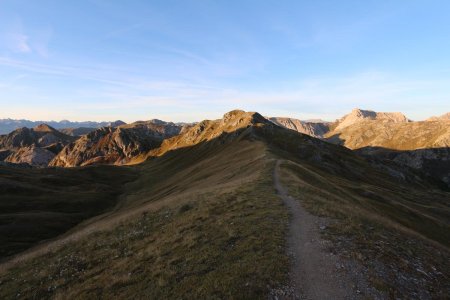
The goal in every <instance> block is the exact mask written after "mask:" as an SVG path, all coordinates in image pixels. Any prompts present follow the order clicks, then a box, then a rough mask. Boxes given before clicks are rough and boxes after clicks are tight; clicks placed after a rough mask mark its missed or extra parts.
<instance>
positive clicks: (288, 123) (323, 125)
mask: <svg viewBox="0 0 450 300" xmlns="http://www.w3.org/2000/svg"><path fill="white" fill-rule="evenodd" d="M269 120H270V121H272V122H273V123H275V124H277V125H279V126H282V127H285V128H288V129H291V130H295V131H297V132H300V133H303V134H307V135H310V136H312V137H315V138H323V137H324V135H325V134H326V133H327V132H328V131H329V130H330V123H329V122H325V121H321V120H315V121H313V122H306V121H301V120H298V119H293V118H280V117H274V118H270V119H269Z"/></svg>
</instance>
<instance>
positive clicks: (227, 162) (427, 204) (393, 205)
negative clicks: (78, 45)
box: [0, 126, 450, 298]
mask: <svg viewBox="0 0 450 300" xmlns="http://www.w3.org/2000/svg"><path fill="white" fill-rule="evenodd" d="M254 131H255V132H256V133H257V135H258V136H259V137H260V138H261V137H262V140H265V141H266V143H264V142H262V141H261V140H260V141H254V140H253V141H250V140H251V137H248V136H247V138H243V139H240V138H237V139H235V140H234V141H233V142H229V141H227V142H225V140H226V139H224V140H220V139H219V140H215V141H211V142H204V143H201V144H199V145H197V146H194V147H191V148H181V149H178V150H175V151H172V152H168V153H166V154H164V155H163V156H160V157H157V158H154V159H152V160H150V161H148V162H146V163H144V164H142V165H139V166H136V168H138V169H139V170H140V172H141V175H140V176H139V179H138V180H136V181H134V182H132V183H129V184H127V185H126V186H125V193H124V194H123V195H122V196H121V198H120V202H119V205H118V206H117V207H116V209H115V211H113V212H111V213H108V214H106V215H103V216H100V217H98V218H95V219H94V220H91V221H88V222H85V223H84V224H82V226H84V228H85V229H87V230H85V231H83V233H82V234H78V235H77V236H76V237H75V238H74V239H72V240H71V239H68V243H67V244H65V245H63V246H62V247H55V248H54V249H53V250H52V252H50V253H44V254H40V255H38V256H36V257H34V258H32V259H30V260H29V261H27V262H26V264H25V263H20V264H16V265H15V266H13V267H12V268H11V269H9V270H7V271H6V272H3V273H2V275H0V281H1V282H2V283H1V286H0V296H3V297H7V298H9V297H13V296H14V295H17V293H20V294H21V296H26V297H33V296H40V297H48V296H55V297H56V298H66V297H70V296H71V297H79V298H86V297H91V298H93V297H97V296H100V295H102V296H108V297H113V296H114V297H119V298H125V297H131V296H138V297H139V296H141V297H143V296H144V295H145V296H147V297H155V298H185V297H188V296H189V297H199V298H204V297H207V296H208V297H217V298H229V297H232V296H233V297H236V298H255V297H261V296H263V295H266V294H267V293H268V292H269V290H270V288H271V287H276V286H278V285H280V284H281V283H282V282H284V281H285V280H286V272H287V269H288V268H287V258H286V255H285V252H284V234H285V229H286V220H287V212H286V209H285V208H284V207H283V206H282V204H281V201H280V200H279V199H278V197H277V196H276V195H275V193H274V190H273V187H272V186H273V184H272V179H271V171H272V168H273V165H274V164H273V158H282V159H285V160H287V161H290V162H287V163H285V164H283V169H282V171H283V173H282V174H284V176H283V183H284V184H285V185H287V186H288V187H289V189H290V192H291V193H292V194H293V195H295V196H296V197H298V198H299V199H301V200H303V203H304V204H305V205H306V207H307V208H308V209H309V210H311V211H312V212H314V213H316V214H320V215H326V216H330V217H333V218H335V222H333V223H332V224H330V227H329V230H327V231H326V232H327V235H326V236H325V237H326V238H329V239H331V240H333V241H334V245H335V249H334V251H337V252H339V253H341V254H342V255H343V256H348V257H351V258H356V259H359V260H360V261H361V262H362V263H363V264H365V265H366V267H367V270H368V271H367V274H368V276H369V277H370V278H371V281H372V283H373V284H374V285H375V286H377V287H378V288H379V289H383V290H385V291H386V292H388V293H391V295H392V296H395V295H400V294H401V293H402V292H405V294H404V295H411V296H414V292H415V291H417V290H420V289H422V290H428V293H430V294H432V295H435V296H439V295H441V296H442V293H443V292H445V291H446V289H447V286H445V284H446V282H448V280H447V279H448V272H447V271H446V270H448V268H447V265H448V258H449V257H450V255H449V254H448V241H449V236H448V232H449V230H448V228H449V227H448V226H449V224H448V220H449V219H450V218H449V207H448V203H447V201H445V200H446V199H448V193H443V192H440V191H437V190H436V191H434V190H431V186H428V185H427V183H426V182H422V183H421V185H420V186H419V185H416V186H410V185H408V186H407V185H405V184H404V183H401V182H397V181H395V179H393V178H391V177H389V176H387V174H385V173H382V172H381V171H378V170H375V169H373V168H372V167H371V166H370V165H369V164H368V163H366V162H365V161H364V160H363V159H362V158H360V157H358V156H356V155H353V154H352V153H351V151H349V150H346V149H344V148H342V147H338V146H334V145H329V144H324V143H322V142H320V141H317V140H314V139H311V138H309V137H307V136H304V135H299V134H297V133H295V132H292V131H286V130H282V129H279V128H277V127H264V126H262V127H260V128H259V127H258V128H256V129H255V130H254ZM267 145H269V147H267ZM268 149H270V151H269V152H268V151H267V150H268ZM427 189H429V190H427ZM94 228H95V230H94V232H90V229H94ZM427 251H431V252H430V253H432V255H429V254H427ZM372 262H373V263H372ZM390 265H391V267H390ZM433 268H434V269H433ZM445 268H447V269H445ZM421 272H423V273H427V275H423V273H421ZM420 274H422V275H420ZM401 276H403V277H405V279H404V280H405V281H406V283H405V282H402V281H401V280H403V279H402V277H401ZM428 277H429V278H428ZM408 284H409V285H408ZM399 293H400V294H399ZM439 293H441V294H439ZM416 296H417V295H416Z"/></svg>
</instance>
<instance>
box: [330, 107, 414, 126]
mask: <svg viewBox="0 0 450 300" xmlns="http://www.w3.org/2000/svg"><path fill="white" fill-rule="evenodd" d="M365 120H377V121H379V122H380V123H407V122H410V120H409V119H408V118H407V117H406V116H405V115H404V114H402V113H399V112H375V111H371V110H362V109H359V108H355V109H353V110H352V111H351V112H350V113H349V114H347V115H345V116H344V117H342V118H341V119H339V120H338V121H337V122H336V127H335V129H334V130H342V129H344V128H345V127H348V126H352V125H354V124H356V123H358V122H360V121H365Z"/></svg>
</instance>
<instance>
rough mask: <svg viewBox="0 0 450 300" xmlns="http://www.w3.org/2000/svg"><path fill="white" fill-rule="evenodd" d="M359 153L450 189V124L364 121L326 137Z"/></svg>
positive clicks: (442, 121) (447, 122)
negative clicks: (411, 171) (432, 178)
mask: <svg viewBox="0 0 450 300" xmlns="http://www.w3.org/2000/svg"><path fill="white" fill-rule="evenodd" d="M325 138H326V140H327V141H329V142H331V143H335V144H339V145H343V146H345V147H347V148H350V149H352V150H358V152H359V153H361V154H363V155H366V156H369V157H373V158H378V159H381V160H385V161H393V162H396V163H398V164H400V165H403V166H408V167H411V168H414V169H416V170H419V171H422V172H425V173H426V174H428V175H429V176H431V177H434V178H437V179H439V180H442V181H443V182H445V183H446V184H447V185H448V186H450V121H449V120H445V119H441V120H435V121H422V122H384V121H383V122H379V121H378V120H363V121H359V122H357V123H354V124H353V125H351V126H347V127H344V128H340V129H339V127H337V128H336V129H335V130H333V131H330V132H328V133H327V134H326V135H325Z"/></svg>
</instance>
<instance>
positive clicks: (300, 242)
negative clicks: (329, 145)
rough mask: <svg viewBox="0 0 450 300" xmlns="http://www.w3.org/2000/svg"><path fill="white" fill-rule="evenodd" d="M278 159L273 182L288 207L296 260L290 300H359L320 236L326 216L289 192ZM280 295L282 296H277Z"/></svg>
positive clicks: (291, 252)
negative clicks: (311, 209) (305, 206)
mask: <svg viewBox="0 0 450 300" xmlns="http://www.w3.org/2000/svg"><path fill="white" fill-rule="evenodd" d="M280 164H281V161H280V160H278V161H277V164H276V167H275V170H274V184H275V188H276V190H277V193H278V195H279V196H280V197H281V198H282V199H283V202H284V204H285V205H286V206H287V207H288V208H289V211H290V214H291V219H290V226H289V237H288V252H289V255H290V256H291V257H292V259H293V265H292V268H291V271H290V278H291V283H290V284H291V289H292V290H293V293H294V295H292V294H291V295H288V296H284V297H283V296H282V297H281V298H287V299H358V298H360V297H359V295H358V294H356V291H354V290H353V288H352V287H353V284H352V280H351V279H350V278H348V276H347V275H346V274H345V272H342V271H340V270H339V269H338V267H339V266H340V262H339V259H338V257H336V255H333V254H331V253H330V252H329V251H326V249H325V248H326V245H325V244H326V242H325V241H323V240H322V239H321V238H320V233H319V231H320V228H322V229H324V227H321V226H324V225H321V224H323V219H321V218H319V217H316V216H313V215H311V214H310V213H308V212H307V211H306V210H305V209H304V208H303V207H302V206H301V205H300V202H299V201H298V200H296V199H294V198H292V197H291V196H289V195H288V192H287V190H286V188H284V187H283V186H282V185H281V183H280V178H279V169H280ZM278 298H280V297H279V296H278Z"/></svg>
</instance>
